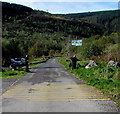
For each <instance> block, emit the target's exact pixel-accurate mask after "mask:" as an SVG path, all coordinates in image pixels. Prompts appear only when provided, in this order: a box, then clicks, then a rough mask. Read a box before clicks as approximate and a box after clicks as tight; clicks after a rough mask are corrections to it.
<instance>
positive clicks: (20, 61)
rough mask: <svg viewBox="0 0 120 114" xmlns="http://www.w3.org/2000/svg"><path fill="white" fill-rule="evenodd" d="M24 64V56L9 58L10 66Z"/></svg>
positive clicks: (14, 66)
mask: <svg viewBox="0 0 120 114" xmlns="http://www.w3.org/2000/svg"><path fill="white" fill-rule="evenodd" d="M25 65H26V61H25V58H14V59H13V58H11V59H10V66H11V67H12V68H16V67H19V66H25Z"/></svg>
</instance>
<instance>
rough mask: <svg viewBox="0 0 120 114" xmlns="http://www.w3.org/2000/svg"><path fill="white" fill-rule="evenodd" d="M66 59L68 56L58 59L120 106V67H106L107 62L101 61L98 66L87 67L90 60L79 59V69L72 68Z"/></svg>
mask: <svg viewBox="0 0 120 114" xmlns="http://www.w3.org/2000/svg"><path fill="white" fill-rule="evenodd" d="M66 59H67V58H66V57H61V58H59V60H58V61H59V62H60V63H61V64H63V65H64V67H65V68H66V69H67V70H69V71H70V72H71V73H73V74H75V75H76V76H77V77H79V78H80V79H81V80H84V81H85V82H86V83H87V84H88V85H90V86H94V87H96V88H98V89H99V90H101V91H102V92H103V93H105V94H106V95H107V96H108V97H109V98H111V99H112V100H113V101H115V102H116V103H117V105H118V106H119V107H120V91H119V87H120V81H119V71H120V68H114V67H106V66H107V63H105V62H103V61H99V63H98V66H95V67H92V68H88V69H85V66H86V65H87V64H88V63H89V61H88V60H86V61H79V62H78V64H79V65H78V69H74V70H72V69H71V68H70V67H69V61H66Z"/></svg>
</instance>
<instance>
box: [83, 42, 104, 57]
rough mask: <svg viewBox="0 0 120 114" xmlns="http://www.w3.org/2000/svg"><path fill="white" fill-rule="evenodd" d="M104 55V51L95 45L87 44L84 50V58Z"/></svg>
mask: <svg viewBox="0 0 120 114" xmlns="http://www.w3.org/2000/svg"><path fill="white" fill-rule="evenodd" d="M101 53H102V49H101V48H100V47H98V46H96V45H95V44H87V45H86V47H85V48H84V50H83V56H84V57H85V58H90V57H92V56H99V55H101Z"/></svg>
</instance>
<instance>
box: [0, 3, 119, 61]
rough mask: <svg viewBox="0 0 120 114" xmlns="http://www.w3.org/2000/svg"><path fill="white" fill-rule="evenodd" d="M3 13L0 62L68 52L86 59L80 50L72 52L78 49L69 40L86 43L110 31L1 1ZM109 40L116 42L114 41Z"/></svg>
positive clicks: (80, 20) (90, 23)
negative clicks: (0, 57)
mask: <svg viewBox="0 0 120 114" xmlns="http://www.w3.org/2000/svg"><path fill="white" fill-rule="evenodd" d="M111 12H112V11H111ZM113 12H114V11H113ZM118 12H119V11H118ZM102 13H103V12H102ZM2 14H3V18H2V22H3V25H2V30H3V33H2V37H3V39H2V53H3V54H2V55H3V61H4V60H5V59H6V58H15V57H25V55H26V54H28V55H29V56H30V58H35V57H40V56H60V55H66V54H67V53H70V55H72V54H75V53H76V52H77V54H78V55H79V56H80V57H87V56H82V55H80V54H82V53H80V52H79V51H75V50H76V48H81V47H76V48H75V47H72V46H69V45H70V42H71V40H73V39H86V40H87V39H88V40H89V38H90V37H96V36H98V37H99V38H101V37H103V36H106V35H110V31H109V29H108V28H107V27H106V26H105V25H104V24H101V23H96V22H90V21H86V20H85V19H79V18H76V19H75V18H73V17H70V16H69V17H66V16H65V15H55V14H50V13H48V12H44V11H39V10H33V9H32V8H29V7H26V6H22V5H18V4H10V3H6V2H3V3H2ZM88 14H89V13H88ZM114 14H115V13H112V16H113V17H114V18H115V19H116V20H114V21H115V23H117V19H118V18H119V17H116V15H114ZM86 15H87V14H86ZM105 15H106V14H105ZM84 18H87V17H84ZM89 19H90V18H89ZM109 21H110V20H109V19H108V22H109ZM113 25H114V26H115V25H116V24H113ZM110 28H111V29H112V28H113V27H110ZM116 30H117V29H115V28H114V30H113V31H112V32H117V31H116ZM112 32H111V33H112ZM115 36H116V35H115ZM116 38H117V36H116ZM112 39H113V40H115V38H112ZM93 40H94V39H93ZM87 43H88V44H89V43H91V42H87ZM106 44H107V42H106ZM89 45H90V44H89ZM97 47H98V46H97ZM94 48H96V47H94ZM100 48H101V47H100ZM83 49H84V48H83ZM77 50H79V49H77ZM102 51H103V50H102ZM102 51H101V52H100V53H98V54H97V55H96V54H95V56H99V55H101V54H102ZM81 52H82V51H81ZM91 56H92V55H91ZM91 56H89V57H91Z"/></svg>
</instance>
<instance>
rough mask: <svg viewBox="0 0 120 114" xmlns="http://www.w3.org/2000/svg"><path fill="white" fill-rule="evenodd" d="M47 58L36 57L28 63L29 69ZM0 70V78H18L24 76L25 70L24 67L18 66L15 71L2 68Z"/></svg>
mask: <svg viewBox="0 0 120 114" xmlns="http://www.w3.org/2000/svg"><path fill="white" fill-rule="evenodd" d="M47 60H48V58H36V59H34V60H32V61H30V63H29V70H32V69H33V68H34V67H37V66H38V65H40V63H43V62H46V61H47ZM2 70H3V71H2V72H0V78H3V79H19V78H21V77H22V76H25V75H26V74H27V72H26V71H25V67H20V68H18V69H17V70H15V71H10V70H8V69H2Z"/></svg>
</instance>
